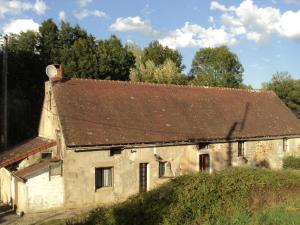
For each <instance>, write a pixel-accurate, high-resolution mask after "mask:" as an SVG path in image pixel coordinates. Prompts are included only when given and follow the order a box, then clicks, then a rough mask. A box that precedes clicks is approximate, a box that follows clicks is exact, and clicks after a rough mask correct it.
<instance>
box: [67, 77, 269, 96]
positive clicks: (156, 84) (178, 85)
mask: <svg viewBox="0 0 300 225" xmlns="http://www.w3.org/2000/svg"><path fill="white" fill-rule="evenodd" d="M69 79H70V80H80V81H95V82H107V83H120V84H132V85H144V86H162V87H176V88H178V87H185V88H196V89H197V88H199V89H217V90H228V91H229V90H233V91H242V92H255V93H273V91H270V90H262V89H241V88H229V87H212V86H195V85H190V84H187V85H183V84H160V83H147V82H141V81H122V80H101V79H90V78H69Z"/></svg>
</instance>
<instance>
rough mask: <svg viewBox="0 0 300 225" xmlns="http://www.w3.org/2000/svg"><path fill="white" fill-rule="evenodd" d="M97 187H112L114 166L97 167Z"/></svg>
mask: <svg viewBox="0 0 300 225" xmlns="http://www.w3.org/2000/svg"><path fill="white" fill-rule="evenodd" d="M95 187H96V189H98V188H102V187H112V167H105V168H96V169H95Z"/></svg>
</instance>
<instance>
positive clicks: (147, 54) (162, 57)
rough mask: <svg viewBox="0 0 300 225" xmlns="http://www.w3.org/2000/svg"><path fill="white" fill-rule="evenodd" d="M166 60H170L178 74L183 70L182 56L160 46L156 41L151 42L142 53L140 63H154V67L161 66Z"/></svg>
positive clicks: (175, 51)
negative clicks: (149, 61)
mask: <svg viewBox="0 0 300 225" xmlns="http://www.w3.org/2000/svg"><path fill="white" fill-rule="evenodd" d="M167 59H170V60H172V61H173V62H174V63H175V65H176V67H177V68H178V71H179V72H182V70H183V69H184V68H185V66H184V65H183V64H182V55H181V54H180V53H179V52H178V51H177V50H173V49H170V48H168V47H164V46H162V45H161V44H160V43H159V42H158V41H153V42H151V43H150V44H149V45H148V47H146V48H145V49H144V51H143V55H142V59H141V61H142V62H143V63H146V62H147V61H148V60H151V61H152V62H154V64H155V65H156V66H159V65H162V64H163V63H164V62H165V61H166V60H167Z"/></svg>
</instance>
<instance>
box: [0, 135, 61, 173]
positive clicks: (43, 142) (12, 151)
mask: <svg viewBox="0 0 300 225" xmlns="http://www.w3.org/2000/svg"><path fill="white" fill-rule="evenodd" d="M55 145H56V142H55V141H53V140H49V139H46V138H42V137H35V138H33V139H31V140H28V141H25V142H24V143H22V144H19V145H17V146H15V147H13V148H9V149H7V150H6V151H4V152H0V168H1V167H5V166H8V165H10V164H12V163H15V162H18V161H20V160H22V159H25V158H27V157H28V156H31V155H33V154H35V153H37V152H41V151H43V150H46V149H48V148H50V147H53V146H55Z"/></svg>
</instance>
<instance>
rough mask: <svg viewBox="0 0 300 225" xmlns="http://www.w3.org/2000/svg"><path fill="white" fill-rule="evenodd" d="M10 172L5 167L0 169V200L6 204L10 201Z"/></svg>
mask: <svg viewBox="0 0 300 225" xmlns="http://www.w3.org/2000/svg"><path fill="white" fill-rule="evenodd" d="M10 182H11V174H10V172H9V171H8V170H7V169H5V168H1V169H0V200H1V201H2V202H3V203H5V204H7V203H9V202H10V199H11V186H10Z"/></svg>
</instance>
